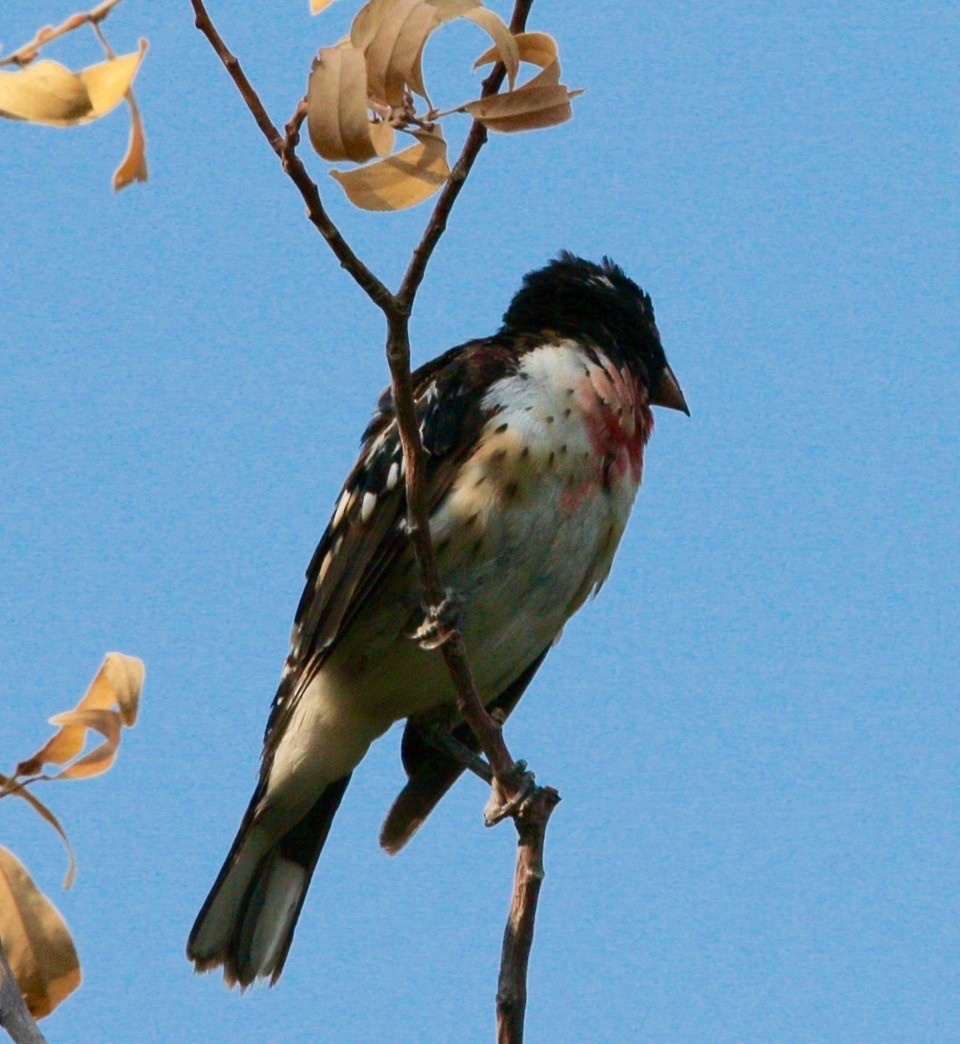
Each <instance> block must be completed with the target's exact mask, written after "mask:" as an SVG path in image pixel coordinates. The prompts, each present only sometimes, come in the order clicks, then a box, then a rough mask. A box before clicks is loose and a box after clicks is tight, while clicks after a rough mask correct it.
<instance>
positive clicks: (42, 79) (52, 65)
mask: <svg viewBox="0 0 960 1044" xmlns="http://www.w3.org/2000/svg"><path fill="white" fill-rule="evenodd" d="M91 108H92V102H91V101H90V95H89V94H88V92H87V88H86V87H85V86H84V84H83V81H82V80H81V79H80V77H79V76H77V74H76V73H72V72H71V71H70V70H69V69H67V68H65V67H64V66H62V65H60V63H59V62H50V61H41V62H34V63H33V64H32V65H28V66H27V67H26V68H25V69H20V70H19V71H18V72H2V71H0V116H6V117H7V119H11V120H29V121H30V122H31V123H46V124H50V125H51V126H54V127H69V126H71V125H72V124H74V123H77V122H79V121H80V120H81V119H82V118H83V117H84V116H86V115H87V114H88V113H89V112H90V110H91Z"/></svg>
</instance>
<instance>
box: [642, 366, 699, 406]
mask: <svg viewBox="0 0 960 1044" xmlns="http://www.w3.org/2000/svg"><path fill="white" fill-rule="evenodd" d="M650 402H651V404H652V405H654V406H666V407H667V409H670V410H679V411H680V412H681V413H685V414H686V415H687V416H688V417H689V416H690V410H689V408H688V407H687V400H686V399H685V398H684V397H683V392H682V391H680V385H679V384H677V378H676V377H674V375H673V370H671V369H670V367H669V366H664V368H663V369H662V370H661V371H660V376H659V377H658V378H657V380H656V381H655V382H654V385H653V388H652V389H651V391H650Z"/></svg>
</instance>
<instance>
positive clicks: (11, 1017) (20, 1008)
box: [0, 942, 47, 1044]
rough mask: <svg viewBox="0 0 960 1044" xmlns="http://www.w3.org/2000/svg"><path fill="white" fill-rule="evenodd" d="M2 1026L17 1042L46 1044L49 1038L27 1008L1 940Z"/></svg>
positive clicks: (0, 1011)
mask: <svg viewBox="0 0 960 1044" xmlns="http://www.w3.org/2000/svg"><path fill="white" fill-rule="evenodd" d="M0 1026H2V1027H3V1028H4V1029H5V1030H6V1031H7V1033H9V1034H10V1039H11V1040H13V1041H15V1042H16V1044H46V1042H47V1038H46V1037H45V1036H44V1035H43V1034H42V1033H41V1032H40V1030H39V1029H38V1028H37V1024H36V1022H34V1020H33V1016H32V1015H31V1014H30V1011H29V1009H28V1008H27V1004H26V1001H24V999H23V994H22V993H21V992H20V987H19V986H18V985H17V980H16V979H15V978H14V977H13V971H12V970H11V969H10V965H9V963H8V962H7V955H6V954H5V953H4V952H3V943H2V942H0Z"/></svg>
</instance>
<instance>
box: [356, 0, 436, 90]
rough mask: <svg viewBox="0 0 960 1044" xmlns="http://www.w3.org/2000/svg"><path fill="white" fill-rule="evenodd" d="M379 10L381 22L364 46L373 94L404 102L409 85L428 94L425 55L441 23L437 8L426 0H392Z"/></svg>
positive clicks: (412, 88)
mask: <svg viewBox="0 0 960 1044" xmlns="http://www.w3.org/2000/svg"><path fill="white" fill-rule="evenodd" d="M378 14H379V17H380V22H379V25H378V26H377V28H376V31H375V33H374V34H373V37H372V38H371V40H370V42H369V43H368V44H367V45H366V47H365V48H364V57H365V58H366V61H367V88H368V90H369V92H370V96H371V98H373V99H374V100H375V101H378V102H380V103H381V104H383V105H402V104H403V100H404V93H405V91H406V88H407V87H408V86H409V87H410V89H411V90H413V91H415V92H416V93H417V94H419V95H420V96H421V97H426V88H425V87H424V84H423V73H422V71H421V59H422V56H423V48H424V46H425V45H426V42H427V38H428V37H429V36H430V34H431V33H432V32H433V31H434V29H437V28H439V26H440V24H441V21H440V15H439V14H438V13H437V9H436V8H435V7H434V6H433V5H432V4H429V3H427V2H426V0H391V2H390V3H389V5H387V6H384V7H383V8H381V9H380V10H379V12H378Z"/></svg>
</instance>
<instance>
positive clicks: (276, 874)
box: [187, 775, 350, 988]
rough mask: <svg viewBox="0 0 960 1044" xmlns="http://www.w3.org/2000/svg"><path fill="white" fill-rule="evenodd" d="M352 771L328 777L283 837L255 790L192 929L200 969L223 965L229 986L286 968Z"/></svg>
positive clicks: (190, 947)
mask: <svg viewBox="0 0 960 1044" xmlns="http://www.w3.org/2000/svg"><path fill="white" fill-rule="evenodd" d="M349 782H350V776H349V775H347V776H344V777H342V778H341V779H338V780H336V781H335V782H333V783H331V784H329V785H328V786H327V787H325V788H324V790H323V792H322V793H321V794H320V797H319V798H317V800H316V801H315V802H314V804H313V807H312V808H311V809H310V811H309V812H308V813H307V814H306V815H305V816H304V817H303V818H302V819H301V820H300V821H299V822H298V823H297V824H296V825H295V826H293V827H292V828H291V829H289V830H288V831H287V832H286V833H285V834H283V835H282V836H281V837H280V838H279V839H276V837H275V835H274V834H272V833H271V832H269V831H268V830H267V829H266V827H265V825H264V824H262V823H260V822H258V819H257V815H256V808H257V805H258V798H259V795H254V800H253V802H251V805H250V808H249V809H248V810H247V814H246V816H244V820H243V822H242V823H241V825H240V831H239V832H238V834H237V837H236V840H235V841H234V843H233V847H232V848H231V850H230V854H229V855H228V856H227V859H226V862H225V863H224V865H223V868H222V869H221V871H220V874H219V876H218V877H217V880H216V882H215V884H214V886H213V888H212V889H211V891H210V894H209V896H207V900H206V902H205V903H204V904H203V907H202V909H201V910H200V913H199V915H198V917H197V920H196V922H195V924H194V926H193V930H192V931H191V932H190V939H189V941H188V943H187V956H188V957H189V958H190V959H191V960H192V961H193V962H194V965H195V967H196V970H197V971H199V972H202V971H209V970H211V969H213V968H217V967H220V966H222V967H223V977H224V979H225V980H226V981H227V984H228V985H230V986H233V985H235V984H236V983H239V984H240V987H241V988H246V987H247V986H249V985H250V984H251V983H252V982H253V981H254V979H258V978H265V977H267V976H269V977H270V982H271V985H273V984H274V983H275V982H276V981H277V979H278V978H279V977H280V973H281V972H282V971H283V965H284V962H285V961H286V959H287V954H288V953H289V951H290V944H291V943H292V941H293V933H294V929H295V928H296V925H297V919H298V918H299V916H300V911H301V909H302V908H303V902H304V899H305V898H306V895H307V889H308V888H309V886H310V878H311V877H312V876H313V871H314V868H315V867H316V865H317V860H318V859H319V857H320V852H321V850H322V848H323V845H324V842H325V841H326V840H327V835H328V834H329V833H330V825H331V823H332V822H333V817H334V815H335V814H336V811H337V809H338V808H339V807H340V802H341V800H342V799H343V794H344V791H346V789H347V784H348V783H349Z"/></svg>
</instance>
